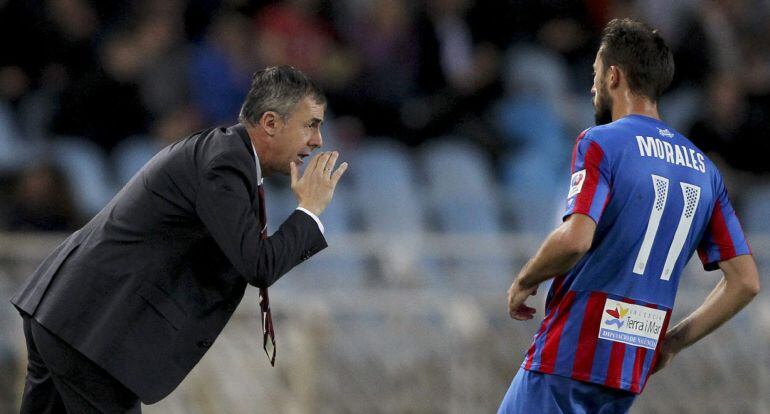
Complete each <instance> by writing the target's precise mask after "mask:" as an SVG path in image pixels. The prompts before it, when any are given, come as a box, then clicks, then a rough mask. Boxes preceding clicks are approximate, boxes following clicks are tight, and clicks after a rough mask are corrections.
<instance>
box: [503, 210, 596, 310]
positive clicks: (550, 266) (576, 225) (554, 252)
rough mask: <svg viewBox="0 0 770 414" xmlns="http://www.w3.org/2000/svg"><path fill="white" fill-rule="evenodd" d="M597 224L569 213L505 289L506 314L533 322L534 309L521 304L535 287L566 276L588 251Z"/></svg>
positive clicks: (582, 216) (579, 215) (534, 290)
mask: <svg viewBox="0 0 770 414" xmlns="http://www.w3.org/2000/svg"><path fill="white" fill-rule="evenodd" d="M595 231H596V223H595V222H594V221H593V219H591V218H590V217H588V216H586V215H583V214H572V215H570V216H569V217H568V218H567V220H565V221H564V223H562V224H561V226H559V227H558V228H556V230H554V231H553V232H552V233H551V234H550V235H549V236H548V237H547V238H546V239H545V241H544V242H543V245H542V246H540V249H539V250H538V251H537V253H536V254H535V256H534V257H533V258H532V259H530V260H529V261H528V262H527V264H525V265H524V267H523V268H522V269H521V272H519V275H518V276H517V277H516V279H514V281H513V284H511V287H510V289H508V311H509V313H510V315H511V317H512V318H514V319H517V320H528V319H532V315H533V314H534V313H535V309H534V308H531V307H529V306H527V305H525V304H524V302H525V301H526V300H527V297H528V296H530V295H534V294H535V293H536V290H537V286H538V285H539V284H540V283H541V282H543V281H545V280H548V279H550V278H552V277H554V276H555V275H560V274H563V273H566V272H567V271H568V270H569V269H571V268H572V266H574V265H575V264H576V263H577V262H578V261H579V260H580V259H581V258H582V257H583V255H585V254H586V252H587V251H588V249H590V248H591V243H592V242H593V238H594V232H595Z"/></svg>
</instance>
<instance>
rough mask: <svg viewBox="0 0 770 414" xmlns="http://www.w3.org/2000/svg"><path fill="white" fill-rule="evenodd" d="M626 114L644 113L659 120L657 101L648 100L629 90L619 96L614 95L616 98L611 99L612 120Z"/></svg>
mask: <svg viewBox="0 0 770 414" xmlns="http://www.w3.org/2000/svg"><path fill="white" fill-rule="evenodd" d="M628 115H644V116H647V117H650V118H654V119H657V120H660V114H659V113H658V103H657V102H653V101H650V100H649V99H647V98H643V97H640V96H637V95H634V94H632V93H630V92H626V93H624V94H622V95H621V96H618V97H616V99H613V105H612V120H613V121H616V120H618V119H620V118H623V117H624V116H628Z"/></svg>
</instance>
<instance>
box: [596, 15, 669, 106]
mask: <svg viewBox="0 0 770 414" xmlns="http://www.w3.org/2000/svg"><path fill="white" fill-rule="evenodd" d="M601 57H602V60H603V61H604V68H605V69H607V68H609V67H610V66H612V65H614V66H618V67H619V68H620V69H622V70H623V73H625V74H626V77H627V80H628V86H629V88H631V91H632V92H633V93H635V94H637V95H641V96H644V97H647V98H649V99H651V100H652V101H653V102H657V101H658V99H660V97H661V95H663V92H664V91H665V90H666V88H668V86H669V84H671V80H672V79H673V78H674V57H673V56H672V54H671V50H670V49H669V48H668V46H667V45H666V42H665V40H663V38H662V37H661V36H660V33H659V32H658V31H657V30H655V29H653V28H652V27H650V26H648V25H646V24H644V23H642V22H638V21H635V20H631V19H622V20H621V19H613V20H612V21H610V22H609V23H607V26H606V27H605V28H604V31H603V32H602V42H601Z"/></svg>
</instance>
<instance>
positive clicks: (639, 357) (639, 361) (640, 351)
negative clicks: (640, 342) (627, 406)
mask: <svg viewBox="0 0 770 414" xmlns="http://www.w3.org/2000/svg"><path fill="white" fill-rule="evenodd" d="M646 357H647V348H642V347H639V348H636V358H634V372H633V374H631V392H635V393H637V394H638V393H639V391H641V388H642V369H643V368H644V359H645V358H646Z"/></svg>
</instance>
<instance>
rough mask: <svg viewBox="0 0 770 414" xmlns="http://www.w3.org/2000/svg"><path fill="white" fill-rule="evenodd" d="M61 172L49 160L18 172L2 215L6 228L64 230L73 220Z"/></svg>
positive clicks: (71, 206)
mask: <svg viewBox="0 0 770 414" xmlns="http://www.w3.org/2000/svg"><path fill="white" fill-rule="evenodd" d="M69 194H70V193H69V188H68V184H67V181H66V180H65V179H64V176H63V175H62V174H61V172H60V171H58V170H57V169H56V168H55V167H53V166H52V165H50V164H37V165H33V166H31V167H30V168H28V169H27V170H26V171H24V173H23V174H22V176H21V178H20V180H19V183H18V188H17V189H16V191H15V194H14V196H13V199H12V200H11V206H10V209H9V211H8V214H7V216H6V218H5V222H6V223H5V228H6V229H7V230H10V231H67V230H72V229H73V227H74V225H75V224H76V222H77V219H76V217H75V215H74V209H73V205H72V201H71V200H70V197H69Z"/></svg>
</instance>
